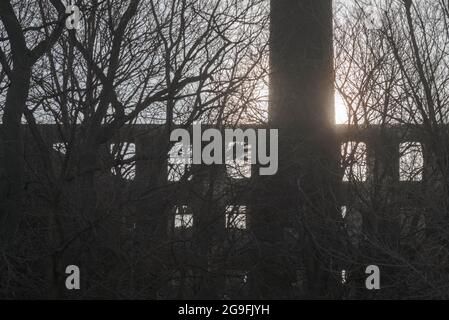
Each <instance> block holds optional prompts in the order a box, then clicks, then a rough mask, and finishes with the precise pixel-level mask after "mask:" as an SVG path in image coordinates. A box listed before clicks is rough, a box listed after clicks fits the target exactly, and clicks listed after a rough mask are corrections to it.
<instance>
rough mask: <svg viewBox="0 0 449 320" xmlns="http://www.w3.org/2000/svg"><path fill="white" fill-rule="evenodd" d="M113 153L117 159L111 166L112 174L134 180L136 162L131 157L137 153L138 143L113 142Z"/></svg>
mask: <svg viewBox="0 0 449 320" xmlns="http://www.w3.org/2000/svg"><path fill="white" fill-rule="evenodd" d="M111 154H112V156H113V157H114V159H115V161H116V163H115V165H114V166H113V167H112V168H111V172H112V174H113V175H116V176H119V177H122V178H123V179H126V180H134V178H135V177H136V163H135V161H132V160H131V159H133V158H134V156H135V154H136V145H135V144H134V143H128V142H124V143H120V144H111Z"/></svg>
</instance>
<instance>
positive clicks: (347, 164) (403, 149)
mask: <svg viewBox="0 0 449 320" xmlns="http://www.w3.org/2000/svg"><path fill="white" fill-rule="evenodd" d="M341 155H342V166H343V168H344V175H343V181H344V182H349V181H361V182H364V181H366V180H367V178H368V161H367V148H366V144H365V143H363V142H355V141H349V142H346V143H343V144H342V145H341ZM423 168H424V157H423V149H422V145H421V144H420V143H419V142H404V143H400V144H399V181H404V182H405V181H421V180H422V178H423Z"/></svg>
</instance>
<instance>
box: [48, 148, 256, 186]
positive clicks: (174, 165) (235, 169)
mask: <svg viewBox="0 0 449 320" xmlns="http://www.w3.org/2000/svg"><path fill="white" fill-rule="evenodd" d="M235 144H236V142H232V143H230V144H229V146H228V147H229V148H233V151H234V152H235ZM53 149H54V150H56V151H57V152H59V153H61V154H65V153H66V146H65V144H64V143H62V142H58V143H54V144H53ZM110 151H111V154H113V155H115V157H117V155H120V158H121V159H122V160H123V161H127V160H130V159H132V158H133V157H134V155H135V153H136V146H135V144H134V143H123V144H120V145H118V146H117V145H115V144H111V146H110ZM186 153H187V154H186ZM191 165H192V149H191V148H189V149H188V150H184V148H183V145H182V143H176V144H175V145H174V146H173V147H172V149H171V150H170V152H169V157H168V165H167V180H168V181H169V182H179V181H181V179H182V178H183V177H184V176H185V175H186V173H187V174H188V173H189V171H190V169H191ZM135 171H136V166H135V164H133V163H129V164H123V165H119V166H114V167H113V168H111V172H112V174H114V175H117V176H120V177H123V178H125V179H127V180H133V179H134V178H135V175H136V173H135ZM226 172H227V176H228V177H230V178H231V179H245V178H246V179H249V178H251V146H250V145H245V146H244V155H243V157H242V158H234V160H229V161H226ZM187 178H188V180H191V178H192V177H191V176H190V177H187Z"/></svg>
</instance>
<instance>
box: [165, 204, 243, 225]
mask: <svg viewBox="0 0 449 320" xmlns="http://www.w3.org/2000/svg"><path fill="white" fill-rule="evenodd" d="M225 216H226V219H225V228H226V229H239V230H246V229H247V228H248V219H247V208H246V206H227V207H226V215H225ZM193 226H194V215H193V214H192V213H191V210H190V209H189V207H188V206H176V207H175V219H174V228H175V229H190V228H193Z"/></svg>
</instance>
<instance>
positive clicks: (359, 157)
mask: <svg viewBox="0 0 449 320" xmlns="http://www.w3.org/2000/svg"><path fill="white" fill-rule="evenodd" d="M341 156H342V166H343V169H344V175H343V181H344V182H349V181H358V182H364V181H366V180H367V174H368V163H367V148H366V144H365V143H363V142H356V141H348V142H346V143H343V144H342V145H341Z"/></svg>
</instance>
